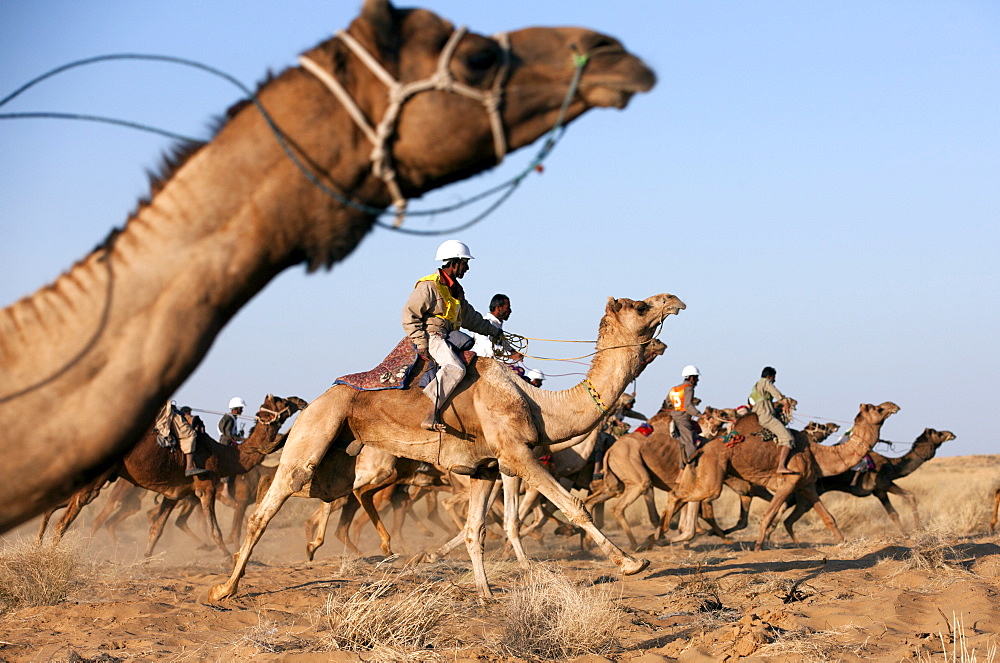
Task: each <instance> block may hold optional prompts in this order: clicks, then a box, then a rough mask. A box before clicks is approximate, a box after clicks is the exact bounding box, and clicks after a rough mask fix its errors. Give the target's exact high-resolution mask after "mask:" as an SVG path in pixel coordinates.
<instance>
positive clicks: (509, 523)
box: [500, 474, 528, 565]
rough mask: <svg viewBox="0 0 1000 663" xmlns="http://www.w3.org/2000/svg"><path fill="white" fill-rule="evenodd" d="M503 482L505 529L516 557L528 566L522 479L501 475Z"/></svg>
mask: <svg viewBox="0 0 1000 663" xmlns="http://www.w3.org/2000/svg"><path fill="white" fill-rule="evenodd" d="M500 477H501V481H502V482H503V529H504V532H506V534H507V540H508V541H509V542H510V545H511V546H512V547H513V548H514V555H515V556H516V557H517V560H518V561H519V562H521V564H522V565H527V563H528V555H527V554H525V552H524V545H523V544H522V543H521V514H520V502H521V478H520V477H512V476H509V475H506V474H501V475H500Z"/></svg>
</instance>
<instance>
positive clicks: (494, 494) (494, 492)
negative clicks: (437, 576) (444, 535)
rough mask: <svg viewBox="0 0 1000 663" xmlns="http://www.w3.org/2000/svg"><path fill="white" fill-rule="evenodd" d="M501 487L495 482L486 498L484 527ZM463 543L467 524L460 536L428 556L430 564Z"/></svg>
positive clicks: (459, 533) (461, 530) (456, 536)
mask: <svg viewBox="0 0 1000 663" xmlns="http://www.w3.org/2000/svg"><path fill="white" fill-rule="evenodd" d="M500 487H501V484H500V482H497V481H495V480H494V481H493V488H492V489H491V490H490V494H489V495H488V496H487V498H486V507H485V509H484V511H483V526H484V527H485V525H486V512H487V511H489V508H490V505H492V504H493V502H494V500H496V498H497V495H498V494H499V493H500ZM466 522H468V516H466ZM484 536H485V533H484ZM463 541H465V524H463V525H462V528H461V529H460V530H459V532H458V534H456V535H455V536H454V537H452V538H451V539H450V540H449V541H448V542H447V543H445V544H444V545H443V546H441V547H440V548H438V549H437V550H435V551H434V552H432V553H430V554H429V555H427V560H428V561H430V562H435V561H437V560H439V559H441V558H442V557H444V556H445V555H447V554H448V553H450V552H451V551H452V550H454V549H455V548H457V547H458V546H459V545H460V544H461V543H462V542H463Z"/></svg>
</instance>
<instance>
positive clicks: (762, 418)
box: [756, 412, 795, 449]
mask: <svg viewBox="0 0 1000 663" xmlns="http://www.w3.org/2000/svg"><path fill="white" fill-rule="evenodd" d="M756 414H757V422H758V423H760V425H761V427H762V428H766V429H767V430H769V431H771V432H772V433H774V434H775V436H776V437H777V438H778V441H777V443H776V444H777V445H778V446H779V447H788V448H789V449H792V448H794V447H795V438H793V437H792V434H791V433H789V432H788V429H787V428H785V425H784V424H783V423H781V422H780V421H778V420H777V419H776V418H775V416H774V415H773V414H771V413H770V412H757V413H756Z"/></svg>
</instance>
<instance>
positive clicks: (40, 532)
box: [35, 507, 62, 543]
mask: <svg viewBox="0 0 1000 663" xmlns="http://www.w3.org/2000/svg"><path fill="white" fill-rule="evenodd" d="M60 508H62V507H56V508H55V509H47V510H46V511H45V513H43V514H42V522H41V523H39V526H38V535H37V536H36V537H35V543H41V542H42V541H44V540H45V528H46V527H48V526H49V519H50V518H52V514H53V513H55V512H56V511H58V510H59V509H60Z"/></svg>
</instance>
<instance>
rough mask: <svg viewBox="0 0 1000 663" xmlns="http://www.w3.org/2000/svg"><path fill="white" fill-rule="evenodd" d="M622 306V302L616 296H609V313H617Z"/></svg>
mask: <svg viewBox="0 0 1000 663" xmlns="http://www.w3.org/2000/svg"><path fill="white" fill-rule="evenodd" d="M621 308H622V304H621V302H619V301H618V300H617V299H615V298H614V297H608V307H607V310H608V313H617V312H618V311H620V310H621Z"/></svg>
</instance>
